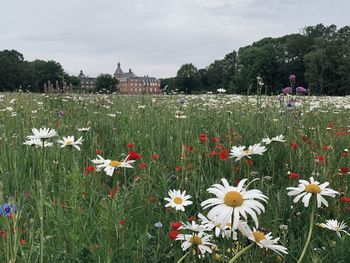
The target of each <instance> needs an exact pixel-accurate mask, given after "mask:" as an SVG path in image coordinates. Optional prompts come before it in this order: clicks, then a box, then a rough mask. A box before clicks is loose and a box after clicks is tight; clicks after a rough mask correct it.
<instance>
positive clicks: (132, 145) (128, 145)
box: [126, 143, 134, 149]
mask: <svg viewBox="0 0 350 263" xmlns="http://www.w3.org/2000/svg"><path fill="white" fill-rule="evenodd" d="M126 147H128V148H129V149H132V148H134V144H133V143H128V144H127V145H126Z"/></svg>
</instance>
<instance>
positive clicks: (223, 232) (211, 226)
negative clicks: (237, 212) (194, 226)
mask: <svg viewBox="0 0 350 263" xmlns="http://www.w3.org/2000/svg"><path fill="white" fill-rule="evenodd" d="M198 218H199V219H200V220H201V224H202V225H203V226H204V227H205V228H206V229H208V230H209V231H214V233H215V236H216V237H219V236H221V237H222V238H232V239H233V240H237V233H236V231H234V230H232V231H231V222H230V221H229V222H228V223H227V225H226V226H223V227H222V226H221V225H220V224H215V220H210V219H208V218H206V217H205V216H204V215H202V214H201V213H199V214H198Z"/></svg>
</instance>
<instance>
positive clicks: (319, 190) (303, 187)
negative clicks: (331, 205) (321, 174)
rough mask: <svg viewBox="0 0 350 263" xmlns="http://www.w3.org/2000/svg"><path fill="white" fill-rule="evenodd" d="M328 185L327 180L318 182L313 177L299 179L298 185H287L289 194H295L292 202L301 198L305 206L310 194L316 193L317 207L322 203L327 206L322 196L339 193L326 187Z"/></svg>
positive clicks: (331, 195)
mask: <svg viewBox="0 0 350 263" xmlns="http://www.w3.org/2000/svg"><path fill="white" fill-rule="evenodd" d="M328 185H329V183H328V182H325V183H323V184H320V183H319V182H317V181H315V180H314V178H313V177H311V178H310V182H308V181H306V180H299V185H298V187H288V188H287V190H289V192H288V195H289V196H295V195H296V197H295V198H294V200H293V202H294V203H297V202H298V201H299V200H300V199H301V198H303V199H302V202H303V203H304V206H305V207H308V206H309V202H310V198H311V196H312V195H316V198H317V207H318V208H320V207H321V205H322V204H324V205H325V206H327V207H328V202H327V200H326V199H324V198H323V195H324V196H330V197H333V198H334V197H335V196H336V195H337V194H339V193H338V192H337V191H334V190H332V189H330V188H326V187H327V186H328Z"/></svg>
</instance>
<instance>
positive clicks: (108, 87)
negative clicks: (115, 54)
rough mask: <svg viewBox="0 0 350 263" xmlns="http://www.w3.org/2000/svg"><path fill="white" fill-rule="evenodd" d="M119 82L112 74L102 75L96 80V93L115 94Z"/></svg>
mask: <svg viewBox="0 0 350 263" xmlns="http://www.w3.org/2000/svg"><path fill="white" fill-rule="evenodd" d="M117 85H118V80H117V79H115V78H114V77H112V75H110V74H100V75H99V76H98V77H97V79H96V87H95V91H97V92H101V91H102V92H103V91H105V92H110V93H112V92H114V91H116V90H117V88H116V87H117Z"/></svg>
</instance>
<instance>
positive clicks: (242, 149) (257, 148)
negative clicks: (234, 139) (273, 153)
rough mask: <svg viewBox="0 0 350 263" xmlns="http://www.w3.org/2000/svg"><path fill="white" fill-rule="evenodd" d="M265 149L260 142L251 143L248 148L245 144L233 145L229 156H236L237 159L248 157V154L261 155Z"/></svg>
mask: <svg viewBox="0 0 350 263" xmlns="http://www.w3.org/2000/svg"><path fill="white" fill-rule="evenodd" d="M266 150H267V149H266V147H265V146H261V144H260V143H258V144H254V145H251V146H249V147H248V149H246V146H238V147H237V146H233V147H232V148H231V151H230V155H231V157H230V158H236V161H239V160H241V159H242V158H243V157H248V158H250V156H251V155H254V154H258V155H263V153H264V152H265V151H266Z"/></svg>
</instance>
